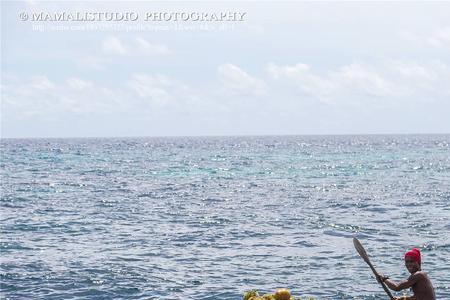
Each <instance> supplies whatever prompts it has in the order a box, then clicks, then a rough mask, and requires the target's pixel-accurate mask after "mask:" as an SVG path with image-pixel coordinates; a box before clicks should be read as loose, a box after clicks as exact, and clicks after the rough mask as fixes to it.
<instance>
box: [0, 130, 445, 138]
mask: <svg viewBox="0 0 450 300" xmlns="http://www.w3.org/2000/svg"><path fill="white" fill-rule="evenodd" d="M383 135H385V136H400V135H405V136H406V135H450V132H442V133H437V132H434V133H303V134H234V135H233V134H223V135H221V134H218V135H207V134H205V135H203V134H200V135H148V136H143V135H135V136H131V135H130V136H30V137H3V136H1V135H0V140H21V139H112V138H114V139H126V138H136V139H141V138H220V137H295V136H299V137H300V136H383Z"/></svg>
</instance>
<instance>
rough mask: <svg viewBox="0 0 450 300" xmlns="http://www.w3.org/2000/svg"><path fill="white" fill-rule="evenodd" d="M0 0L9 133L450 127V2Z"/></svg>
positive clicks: (4, 124)
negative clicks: (92, 0)
mask: <svg viewBox="0 0 450 300" xmlns="http://www.w3.org/2000/svg"><path fill="white" fill-rule="evenodd" d="M1 5H2V12H1V14H2V21H1V22H2V35H1V42H2V49H1V50H2V53H1V58H2V60H1V69H2V81H1V94H2V103H1V132H2V137H91V136H186V135H187V136H197V135H263V134H270V135H273V134H377V133H381V134H382V133H449V132H450V121H449V117H448V116H449V115H450V18H448V12H449V11H450V2H441V3H438V2H435V3H427V2H393V3H388V2H379V3H374V2H262V3H256V2H191V3H189V2H134V3H133V2H128V1H127V2H125V1H123V2H75V1H71V2H63V3H62V4H61V2H51V1H50V2H49V1H47V2H39V1H24V2H18V1H14V2H12V1H11V2H6V1H2V2H1ZM96 13H99V14H100V13H110V17H107V14H106V15H103V19H101V17H98V15H95V14H96ZM111 13H120V14H122V15H125V14H128V17H129V20H123V19H122V20H119V19H120V18H121V17H120V15H117V14H116V16H115V17H114V18H116V19H111V18H112V17H111ZM77 14H78V16H81V17H83V16H86V14H87V15H88V16H89V18H91V19H88V20H84V21H83V20H81V21H80V20H75V19H73V18H72V19H70V17H69V16H76V15H77ZM158 14H159V16H160V18H162V20H158V19H157V18H158V17H155V16H157V15H158ZM175 14H178V16H179V18H178V20H174V19H175V18H174V16H175ZM61 15H63V17H61V19H59V20H58V19H57V18H58V16H61ZM199 15H202V16H207V17H205V19H203V20H196V19H195V16H197V18H198V16H199ZM222 15H223V18H222V20H219V18H220V17H221V16H222ZM94 16H95V17H94ZM180 16H189V19H188V17H186V18H185V19H181V17H180ZM237 16H241V18H239V17H237ZM86 18H87V17H86ZM96 18H97V19H96ZM107 18H109V19H107ZM155 18H156V19H155ZM164 18H165V19H164Z"/></svg>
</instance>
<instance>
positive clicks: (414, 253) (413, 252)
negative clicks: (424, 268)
mask: <svg viewBox="0 0 450 300" xmlns="http://www.w3.org/2000/svg"><path fill="white" fill-rule="evenodd" d="M407 257H412V259H414V260H415V261H416V262H418V263H419V265H420V264H421V263H422V259H421V257H420V250H419V249H417V248H414V249H412V250H411V251H408V252H406V253H405V259H406V258H407Z"/></svg>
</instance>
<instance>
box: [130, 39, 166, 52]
mask: <svg viewBox="0 0 450 300" xmlns="http://www.w3.org/2000/svg"><path fill="white" fill-rule="evenodd" d="M135 42H136V45H137V48H138V49H139V52H141V53H143V54H147V55H167V54H170V53H172V51H171V50H170V49H169V48H168V47H167V46H166V45H163V44H160V43H150V42H149V41H147V40H145V39H143V38H141V37H137V38H136V39H135Z"/></svg>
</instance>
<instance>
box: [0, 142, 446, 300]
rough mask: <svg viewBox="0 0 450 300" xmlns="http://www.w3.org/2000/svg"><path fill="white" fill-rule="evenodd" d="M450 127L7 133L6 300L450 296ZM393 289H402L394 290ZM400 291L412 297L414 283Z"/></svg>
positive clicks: (4, 166)
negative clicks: (420, 276)
mask: <svg viewBox="0 0 450 300" xmlns="http://www.w3.org/2000/svg"><path fill="white" fill-rule="evenodd" d="M449 145H450V135H398V136H394V135H390V136H382V135H373V136H269V137H180V138H178V137H177V138H175V137H173V138H172V137H170V138H169V137H167V138H89V139H3V140H2V141H1V162H0V163H1V202H0V205H1V236H0V237H1V248H0V251H1V256H0V257H1V261H0V263H1V265H0V272H1V274H0V275H1V295H0V296H1V298H2V299H230V300H231V299H233V300H235V299H241V297H242V294H243V293H244V292H245V291H246V290H249V289H258V290H259V291H260V292H262V293H265V292H273V291H274V290H275V289H276V288H278V287H286V288H289V289H290V290H291V292H292V293H293V294H294V295H296V296H300V297H307V296H311V297H315V298H317V299H387V298H386V295H385V294H384V291H383V290H382V288H381V287H380V286H379V285H378V284H377V282H376V280H375V279H374V277H373V275H372V272H371V271H370V269H369V267H368V266H367V265H366V264H365V263H364V261H363V260H362V259H361V258H360V257H359V256H358V254H357V252H356V251H355V249H354V247H353V243H352V237H357V238H359V240H360V241H361V242H362V244H363V245H364V246H365V248H366V250H367V252H368V254H369V256H370V258H371V260H372V262H373V264H374V265H375V267H376V268H377V269H378V270H379V271H380V272H381V273H384V274H387V275H389V276H390V277H391V278H392V279H394V280H401V279H405V278H407V276H408V273H407V271H406V269H405V267H404V265H403V254H404V252H405V251H406V250H408V249H409V248H411V247H419V248H420V249H421V250H422V254H423V269H424V270H426V271H427V272H428V273H429V276H430V278H431V279H432V281H433V284H434V287H435V289H436V294H437V296H438V299H450V264H449V257H450V233H449V232H450V207H449V206H450V146H449ZM394 294H395V293H394ZM400 295H401V293H400Z"/></svg>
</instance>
